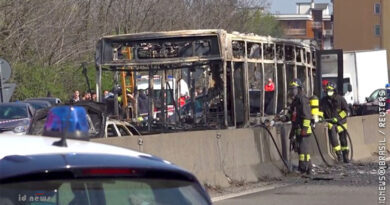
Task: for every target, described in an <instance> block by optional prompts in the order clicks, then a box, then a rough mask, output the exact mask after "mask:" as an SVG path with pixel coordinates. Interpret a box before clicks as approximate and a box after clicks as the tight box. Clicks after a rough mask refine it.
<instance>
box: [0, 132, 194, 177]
mask: <svg viewBox="0 0 390 205" xmlns="http://www.w3.org/2000/svg"><path fill="white" fill-rule="evenodd" d="M58 140H59V138H52V137H41V136H28V135H24V136H23V135H12V134H0V170H1V175H0V181H1V180H4V179H6V178H10V177H16V176H20V175H26V174H31V173H37V172H43V171H46V172H47V171H51V170H57V171H58V170H61V169H67V168H91V167H98V168H100V167H116V168H118V167H122V168H147V169H155V170H160V169H161V170H166V171H172V172H178V173H181V174H182V175H183V176H186V177H188V178H189V179H192V178H193V177H194V176H193V175H192V174H190V173H189V172H187V171H185V170H183V169H181V168H179V167H177V166H176V165H173V164H172V163H170V162H168V161H165V160H162V159H160V158H158V157H155V156H152V155H149V154H145V153H140V152H136V151H133V150H129V149H125V148H119V147H115V146H111V145H104V144H100V143H95V142H87V141H80V140H70V139H68V140H66V141H67V145H68V146H67V147H59V146H54V145H52V144H53V142H56V141H58ZM50 159H52V160H53V161H52V162H50ZM104 159H107V160H104ZM48 160H49V161H48ZM58 160H60V161H61V162H58ZM23 163H25V164H23ZM11 165H12V166H11ZM18 167H19V168H18ZM21 167H24V168H21Z"/></svg>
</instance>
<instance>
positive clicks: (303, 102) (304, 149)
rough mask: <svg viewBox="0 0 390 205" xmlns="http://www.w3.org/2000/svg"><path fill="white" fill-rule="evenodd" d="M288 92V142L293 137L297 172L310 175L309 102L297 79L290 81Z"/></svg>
mask: <svg viewBox="0 0 390 205" xmlns="http://www.w3.org/2000/svg"><path fill="white" fill-rule="evenodd" d="M292 91H294V92H292ZM289 92H290V97H292V103H291V105H290V108H289V116H288V117H289V118H290V120H291V123H292V129H291V132H292V135H290V140H293V139H291V137H293V136H294V135H295V137H296V139H295V140H296V143H297V146H298V154H299V165H298V168H299V171H300V172H301V173H307V174H310V173H311V168H312V165H311V160H310V153H309V147H310V136H311V135H312V128H311V119H312V115H311V107H310V101H309V98H307V97H306V96H305V95H304V94H303V92H302V83H301V81H300V80H299V79H293V80H292V82H291V83H290V84H289Z"/></svg>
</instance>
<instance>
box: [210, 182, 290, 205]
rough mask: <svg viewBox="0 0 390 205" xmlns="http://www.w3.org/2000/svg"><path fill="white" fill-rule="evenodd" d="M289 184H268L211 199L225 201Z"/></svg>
mask: <svg viewBox="0 0 390 205" xmlns="http://www.w3.org/2000/svg"><path fill="white" fill-rule="evenodd" d="M288 185H290V184H277V185H275V184H274V185H267V186H263V187H259V188H254V189H251V190H247V191H243V192H239V193H233V194H226V195H223V196H218V197H213V198H211V201H212V202H213V203H214V202H217V201H223V200H226V199H231V198H236V197H240V196H245V195H249V194H254V193H259V192H264V191H269V190H273V189H277V188H281V187H286V186H288Z"/></svg>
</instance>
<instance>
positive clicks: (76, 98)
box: [70, 90, 97, 103]
mask: <svg viewBox="0 0 390 205" xmlns="http://www.w3.org/2000/svg"><path fill="white" fill-rule="evenodd" d="M80 101H97V95H96V93H94V92H85V93H84V94H83V96H80V91H78V90H75V91H74V92H73V96H72V97H71V99H70V102H71V103H76V102H80Z"/></svg>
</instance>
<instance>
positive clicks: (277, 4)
mask: <svg viewBox="0 0 390 205" xmlns="http://www.w3.org/2000/svg"><path fill="white" fill-rule="evenodd" d="M268 2H269V3H270V4H271V9H270V10H271V13H279V14H294V13H296V3H297V2H310V0H268ZM314 2H315V3H330V0H315V1H314Z"/></svg>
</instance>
